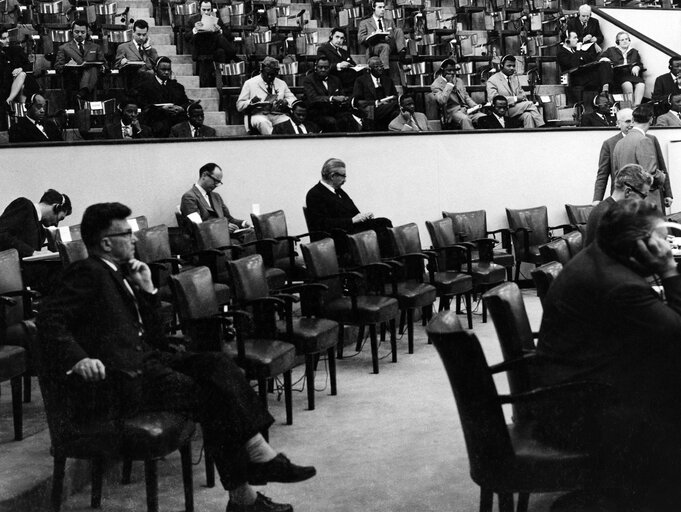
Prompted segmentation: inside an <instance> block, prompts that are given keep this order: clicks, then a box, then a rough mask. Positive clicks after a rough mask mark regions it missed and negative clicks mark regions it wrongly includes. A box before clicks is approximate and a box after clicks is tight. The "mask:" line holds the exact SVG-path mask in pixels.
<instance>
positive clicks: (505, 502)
mask: <svg viewBox="0 0 681 512" xmlns="http://www.w3.org/2000/svg"><path fill="white" fill-rule="evenodd" d="M498 496H499V512H513V494H508V493H500V494H498Z"/></svg>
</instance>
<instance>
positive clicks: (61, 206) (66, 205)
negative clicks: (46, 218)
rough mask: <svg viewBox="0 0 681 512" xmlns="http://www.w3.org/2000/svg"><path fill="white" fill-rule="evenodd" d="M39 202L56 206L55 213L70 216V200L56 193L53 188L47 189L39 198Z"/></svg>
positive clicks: (64, 195)
mask: <svg viewBox="0 0 681 512" xmlns="http://www.w3.org/2000/svg"><path fill="white" fill-rule="evenodd" d="M40 202H41V203H45V204H50V205H54V206H56V207H57V208H56V210H55V213H59V212H64V213H65V214H66V215H71V212H72V211H73V210H72V209H71V199H69V196H67V195H66V194H62V193H60V192H57V191H56V190H55V189H53V188H50V189H47V191H46V192H45V193H44V194H43V196H42V197H41V198H40Z"/></svg>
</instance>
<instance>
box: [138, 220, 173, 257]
mask: <svg viewBox="0 0 681 512" xmlns="http://www.w3.org/2000/svg"><path fill="white" fill-rule="evenodd" d="M135 237H136V238H137V242H136V243H135V250H136V251H137V257H138V258H139V259H140V260H141V261H144V262H145V263H152V262H154V261H159V260H163V259H168V258H172V252H171V250H170V237H169V236H168V226H166V225H165V224H160V225H158V226H153V227H151V228H144V229H140V230H139V231H137V232H136V233H135Z"/></svg>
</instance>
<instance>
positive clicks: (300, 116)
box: [272, 100, 319, 135]
mask: <svg viewBox="0 0 681 512" xmlns="http://www.w3.org/2000/svg"><path fill="white" fill-rule="evenodd" d="M307 133H319V127H318V126H317V125H316V124H314V123H313V122H312V121H308V120H307V107H306V106H305V103H303V102H302V100H297V101H294V102H293V105H291V119H289V120H288V121H284V122H283V123H279V124H275V125H274V127H273V128H272V135H305V134H307Z"/></svg>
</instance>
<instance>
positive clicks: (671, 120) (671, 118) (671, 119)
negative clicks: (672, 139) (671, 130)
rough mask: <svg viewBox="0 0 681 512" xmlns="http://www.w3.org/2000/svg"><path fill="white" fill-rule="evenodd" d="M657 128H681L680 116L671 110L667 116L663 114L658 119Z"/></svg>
mask: <svg viewBox="0 0 681 512" xmlns="http://www.w3.org/2000/svg"><path fill="white" fill-rule="evenodd" d="M655 126H675V127H677V128H678V127H679V126H681V119H680V118H679V114H678V113H677V112H674V111H673V110H670V111H669V112H667V113H666V114H662V115H661V116H660V117H658V118H657V123H655Z"/></svg>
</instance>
